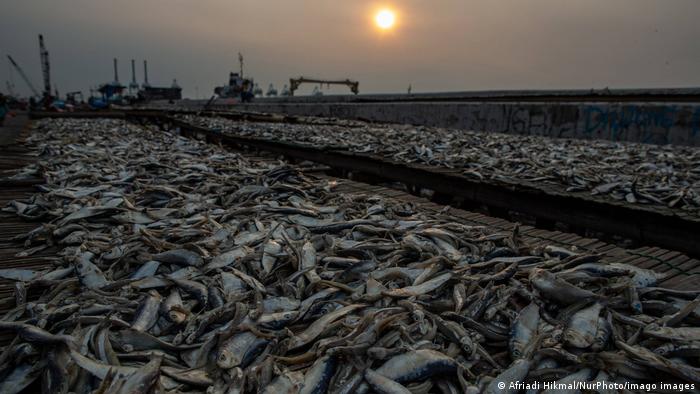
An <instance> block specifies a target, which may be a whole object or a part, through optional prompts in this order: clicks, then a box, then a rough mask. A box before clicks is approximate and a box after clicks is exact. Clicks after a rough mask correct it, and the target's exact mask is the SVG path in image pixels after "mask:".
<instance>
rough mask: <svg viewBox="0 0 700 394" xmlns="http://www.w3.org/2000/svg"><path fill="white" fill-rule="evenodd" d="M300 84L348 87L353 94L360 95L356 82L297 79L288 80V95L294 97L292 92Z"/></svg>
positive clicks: (358, 84)
mask: <svg viewBox="0 0 700 394" xmlns="http://www.w3.org/2000/svg"><path fill="white" fill-rule="evenodd" d="M302 83H317V84H320V85H345V86H348V87H349V88H350V90H351V91H352V92H353V93H355V94H358V93H360V83H359V82H357V81H351V80H349V79H346V80H342V81H328V80H323V79H312V78H304V77H299V78H297V79H294V78H292V79H290V80H289V95H290V96H294V91H295V90H297V89H299V85H301V84H302Z"/></svg>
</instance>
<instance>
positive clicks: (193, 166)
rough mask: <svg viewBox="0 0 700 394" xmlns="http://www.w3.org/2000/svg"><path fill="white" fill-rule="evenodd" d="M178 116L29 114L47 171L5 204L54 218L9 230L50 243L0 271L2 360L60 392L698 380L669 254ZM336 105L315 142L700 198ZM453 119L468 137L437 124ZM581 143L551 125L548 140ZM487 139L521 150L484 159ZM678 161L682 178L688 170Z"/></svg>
mask: <svg viewBox="0 0 700 394" xmlns="http://www.w3.org/2000/svg"><path fill="white" fill-rule="evenodd" d="M168 116H170V115H168ZM175 116H176V117H180V116H181V115H175ZM182 116H191V115H182ZM173 119H174V118H170V119H169V121H170V120H172V121H173V122H172V123H171V122H169V121H168V122H163V123H161V127H153V125H151V124H138V123H135V122H131V121H124V120H123V119H121V120H118V119H111V120H110V119H99V118H95V119H69V118H66V119H37V120H35V121H34V123H33V126H31V129H32V130H30V131H31V132H30V136H29V137H28V138H29V141H30V143H32V144H33V145H34V146H36V147H37V149H40V151H41V152H42V153H41V155H39V156H38V157H37V160H38V163H37V164H36V167H35V168H34V169H32V168H28V169H27V170H26V171H27V172H28V173H29V172H32V173H35V174H36V175H37V176H43V177H44V178H45V182H46V184H45V185H43V186H41V187H39V188H37V189H36V190H35V192H34V194H33V195H30V196H28V197H27V198H26V199H25V200H23V201H16V202H14V203H10V204H9V205H8V206H7V207H6V208H5V209H4V211H6V212H8V213H10V214H14V215H16V216H17V217H18V218H19V219H21V220H32V221H36V222H38V223H40V224H41V225H40V226H39V227H37V228H35V229H33V230H31V231H29V232H27V233H25V234H21V235H20V236H18V237H13V239H11V240H10V241H8V242H9V246H8V247H10V248H12V249H16V250H17V251H18V253H23V254H22V255H29V254H32V253H36V252H37V251H40V250H41V251H46V252H47V253H53V251H56V252H55V254H56V258H51V257H48V258H47V259H46V262H45V265H47V266H49V267H50V268H35V266H31V267H22V268H12V267H9V266H8V267H3V269H2V270H0V278H9V279H10V280H11V281H12V282H14V283H11V286H9V287H8V289H9V293H7V297H6V301H7V306H8V307H9V308H12V309H9V310H8V312H6V314H5V315H3V317H2V319H0V331H2V332H5V333H8V334H9V337H8V338H9V339H11V340H12V342H11V343H10V344H9V345H8V346H6V347H5V348H3V349H2V350H3V351H2V352H0V377H2V378H3V379H6V380H7V379H9V381H10V382H12V383H13V384H14V383H17V387H22V386H24V385H25V384H26V387H27V388H28V387H32V388H34V387H37V389H39V386H41V389H42V390H44V391H45V392H60V393H66V392H76V393H82V392H88V391H96V392H117V393H118V392H149V390H150V391H159V390H160V391H165V392H205V391H206V392H211V393H227V394H232V393H241V394H247V393H258V392H267V393H271V392H294V393H297V392H302V393H321V392H333V393H352V394H362V393H366V392H369V391H375V392H400V393H405V392H406V390H408V391H410V392H413V393H429V392H434V391H441V392H446V393H461V392H467V393H477V392H501V391H506V392H509V391H513V390H511V388H509V387H507V388H506V389H503V390H501V389H499V388H498V383H502V382H505V381H508V382H510V381H518V380H519V381H530V380H533V379H534V380H538V381H544V380H547V381H559V382H566V381H572V380H578V379H580V380H591V379H600V378H606V377H607V378H606V379H615V378H616V377H623V378H624V379H625V380H629V381H630V382H634V383H639V382H648V381H660V380H663V379H668V378H669V375H670V376H671V377H672V378H673V379H676V380H678V382H683V383H685V384H695V382H696V380H697V370H696V368H695V364H696V362H697V357H698V355H699V354H700V350H699V349H698V346H697V343H700V340H699V339H698V338H699V337H700V332H699V331H698V326H700V308H698V302H699V300H700V298H698V296H699V295H700V292H698V291H683V290H675V289H667V288H663V287H659V286H660V285H659V283H660V281H661V280H662V278H664V276H663V275H662V274H659V273H658V272H655V271H653V270H648V269H645V268H638V267H636V266H633V265H626V264H624V263H619V262H617V261H612V259H608V258H603V255H602V254H601V253H599V252H597V251H595V250H589V249H585V248H572V249H570V248H569V247H568V246H566V247H560V246H555V245H544V246H543V245H542V244H541V240H540V241H533V240H531V239H530V238H528V237H523V236H521V234H520V233H519V227H518V226H517V225H513V227H512V228H511V229H507V228H504V227H503V226H505V225H504V224H501V225H499V227H494V226H492V225H486V224H484V225H473V224H466V223H462V222H455V221H454V218H452V217H451V216H450V212H448V211H447V210H446V209H445V210H442V211H436V210H432V209H426V207H425V206H423V205H421V204H414V203H409V202H407V201H405V200H401V199H395V198H392V197H389V196H387V195H377V194H373V193H355V192H341V191H340V190H343V189H339V187H340V184H342V181H338V180H336V179H333V178H330V180H328V179H327V178H326V177H325V176H323V177H319V174H318V172H317V171H315V170H313V171H309V169H310V168H313V165H310V164H309V163H290V162H288V161H285V159H284V158H277V159H275V160H261V159H260V158H259V157H255V156H252V155H250V154H248V153H246V152H234V151H232V150H230V149H231V148H230V147H228V146H225V145H226V144H218V143H211V142H213V140H210V141H205V140H198V139H195V138H189V135H190V131H189V129H188V128H187V126H184V125H183V124H182V123H177V122H180V121H177V122H175V120H173ZM204 119H209V120H212V119H216V118H211V117H207V118H204ZM316 121H317V120H314V121H313V122H316ZM217 122H218V121H217ZM227 122H228V121H227ZM313 122H311V123H304V124H285V123H279V124H275V123H273V124H272V126H270V125H267V124H266V123H265V122H258V121H250V122H233V124H235V128H236V129H235V130H236V133H239V134H240V138H258V137H256V136H257V132H258V131H259V130H264V132H265V133H267V134H265V136H266V137H265V138H276V139H280V140H284V138H286V137H287V136H289V133H298V135H297V136H298V137H299V138H298V139H299V141H296V140H294V141H295V142H294V143H299V142H304V141H305V140H306V138H307V135H308V133H310V132H312V131H314V129H315V128H316V127H318V125H315V124H314V123H313ZM178 125H179V126H178ZM336 126H337V125H333V124H332V122H331V124H330V125H327V126H323V127H327V131H326V132H325V133H324V134H323V135H322V136H321V137H323V138H321V137H318V138H320V139H318V140H315V141H316V142H314V143H315V144H316V145H315V146H321V145H324V141H325V139H328V138H337V139H338V141H337V142H338V143H339V144H341V143H342V144H350V145H352V144H356V143H358V144H361V145H362V146H361V147H360V148H358V149H364V148H367V149H368V150H367V152H370V151H371V150H372V149H373V148H372V146H375V147H381V148H380V149H388V150H393V151H392V152H393V153H392V155H393V156H392V157H394V158H396V159H398V160H404V161H408V162H410V163H414V162H418V163H425V164H426V165H443V164H446V165H452V169H453V170H455V171H457V172H461V171H464V173H465V174H466V173H470V174H472V175H470V176H477V175H475V174H478V176H477V178H481V179H483V180H485V181H492V180H493V181H498V182H504V181H506V180H507V179H509V178H508V177H510V179H511V180H512V177H513V176H517V177H522V179H524V180H527V181H528V182H533V183H536V182H545V183H548V184H549V185H550V186H551V185H552V184H557V183H562V182H570V183H571V184H569V185H568V186H566V187H573V188H574V190H579V191H580V192H585V191H586V190H592V189H593V188H595V187H597V186H598V185H605V184H610V183H619V184H618V185H615V186H610V187H609V189H610V190H609V191H606V192H603V191H605V189H606V188H607V187H603V188H600V189H598V190H599V191H600V193H597V194H596V197H595V198H597V199H599V198H610V199H620V200H621V201H624V199H625V198H626V196H627V195H631V197H633V198H634V201H635V202H633V203H634V204H657V205H658V204H659V202H658V201H654V200H655V199H657V198H658V199H659V201H662V202H663V203H664V204H669V203H670V202H672V201H675V203H674V208H669V209H684V212H685V211H686V210H687V211H688V212H692V209H690V208H691V207H693V206H696V207H697V206H700V204H696V203H695V202H694V200H692V198H690V197H688V196H685V195H673V194H670V195H666V194H665V193H673V192H671V191H661V190H655V189H653V188H649V186H648V185H645V184H644V181H643V180H640V181H638V182H636V183H634V184H632V181H631V180H622V179H616V178H615V177H623V176H627V175H623V174H622V173H620V174H614V175H610V176H609V177H606V176H607V175H605V176H604V175H602V172H600V171H598V170H597V169H596V170H591V169H590V168H588V169H586V171H583V172H582V171H574V170H572V169H571V168H573V167H575V166H579V162H578V161H574V162H570V161H569V162H567V161H562V162H559V161H556V158H555V159H554V161H550V160H549V158H548V160H546V162H549V163H550V164H549V165H550V166H551V167H557V170H556V171H555V172H552V171H549V170H546V171H545V170H543V168H542V167H541V166H540V167H537V169H536V170H534V171H536V172H537V171H539V172H541V173H538V174H530V173H529V172H528V171H529V170H527V168H526V166H528V165H530V164H526V162H525V161H522V160H523V159H522V158H524V157H526V156H522V157H521V161H519V162H518V161H515V162H513V161H509V159H508V158H509V155H511V154H513V155H516V156H517V154H516V153H515V152H517V151H518V150H520V149H526V144H525V145H523V144H520V143H511V145H508V146H507V147H506V146H504V145H502V143H501V141H499V140H495V141H494V140H489V143H492V144H494V145H491V146H494V147H499V148H501V149H504V151H494V152H490V153H489V154H488V155H482V156H478V157H476V156H475V157H474V158H472V159H470V161H469V163H467V164H464V162H457V164H456V165H453V164H454V163H452V162H449V161H447V160H446V159H447V158H446V156H445V155H444V152H446V151H450V150H451V149H456V147H454V146H450V145H449V144H447V142H446V143H445V144H443V142H442V141H433V142H430V143H424V139H425V138H432V137H431V134H430V133H428V132H427V131H426V130H427V129H419V128H415V127H404V128H400V129H396V130H394V131H391V133H392V136H393V138H401V139H402V140H401V141H405V139H406V138H409V139H411V138H413V139H416V141H419V143H417V145H418V146H413V145H415V144H414V143H413V142H407V143H400V144H388V143H387V141H392V140H391V139H386V138H384V136H383V137H382V138H378V137H377V135H382V134H381V133H382V130H385V131H386V130H388V129H390V128H391V127H393V126H389V125H374V126H373V127H375V128H377V130H374V129H373V128H365V127H368V126H360V127H359V128H358V130H354V129H353V130H348V128H347V127H341V128H336ZM178 127H182V128H179V129H178ZM305 128H309V130H306V129H305ZM331 130H336V131H339V132H340V133H339V134H338V135H335V134H334V133H332V132H331ZM205 131H206V130H205ZM273 131H274V133H273ZM225 132H226V131H222V132H221V133H225ZM387 132H388V131H387ZM202 133H204V131H202ZM275 133H277V134H275ZM375 133H377V134H375ZM443 133H453V134H450V135H449V139H450V140H454V139H455V138H456V139H458V140H459V139H460V138H467V137H464V136H463V134H464V135H468V136H470V137H469V138H474V137H473V136H471V134H470V133H467V132H465V133H462V132H457V131H442V130H441V131H436V134H434V135H435V136H439V135H444V134H443ZM204 134H207V135H209V136H210V137H217V138H219V137H221V138H223V137H224V134H216V135H214V134H208V133H204ZM204 134H203V135H204ZM246 136H247V137H246ZM295 138H296V137H295ZM314 138H317V137H314ZM483 138H490V137H483ZM356 140H357V141H356ZM217 141H218V140H217ZM587 143H589V144H591V145H596V146H597V144H598V143H597V142H595V141H590V142H587ZM372 144H376V145H372ZM443 145H444V146H443ZM324 146H326V145H324ZM552 146H556V143H553V145H552ZM513 147H515V148H513ZM578 148H579V147H578V145H576V144H571V145H569V146H567V147H566V148H564V147H562V146H559V148H558V149H561V151H557V152H556V154H555V157H556V155H558V154H561V155H564V154H565V153H566V155H567V156H566V157H568V154H569V152H565V150H566V149H574V150H575V149H578ZM333 149H335V148H333ZM459 149H464V150H465V151H469V150H472V149H488V148H487V147H485V146H481V145H478V146H473V147H472V146H469V145H464V146H459ZM505 149H507V150H505ZM541 149H551V146H549V145H542V144H541ZM616 149H617V148H616ZM620 149H623V148H620ZM628 149H631V148H628ZM634 149H638V148H634ZM669 152H672V151H669ZM667 153H668V152H667ZM494 157H498V158H499V160H495V161H494V159H493V158H494ZM501 157H502V158H503V162H501V160H500V158H501ZM561 157H563V156H560V157H559V159H561ZM649 157H651V156H649ZM687 157H689V158H690V159H688V160H692V158H693V157H694V156H692V155H689V156H687ZM529 159H530V160H532V157H530V158H529ZM540 159H541V157H540ZM667 159H668V160H671V159H669V158H667ZM441 160H442V161H441ZM483 160H486V161H494V163H492V166H493V167H497V166H501V165H506V166H513V167H509V172H501V173H498V172H492V170H490V169H489V166H483V163H482V161H483ZM610 160H616V158H611V159H610ZM649 160H651V159H649ZM673 160H675V159H673ZM443 161H444V162H443ZM645 161H646V160H645ZM601 162H602V161H601ZM503 163H506V164H503ZM560 163H569V164H567V165H565V166H561V165H559V164H560ZM597 164H600V163H597ZM652 164H653V165H651V166H646V165H644V166H642V167H641V170H640V171H654V168H655V167H654V166H659V161H658V160H657V161H655V162H654V163H652ZM480 165H481V167H480ZM532 165H533V166H539V162H537V163H535V164H532ZM601 165H602V164H601ZM562 168H565V169H564V170H562ZM577 168H579V170H580V168H581V167H577ZM620 171H625V170H624V169H622V170H620ZM664 171H666V173H665V174H666V175H664V176H666V177H668V178H667V180H668V182H671V183H673V182H681V181H678V179H688V178H689V177H693V176H696V175H693V174H691V175H688V174H686V175H682V176H683V177H685V178H675V179H674V178H673V177H672V176H669V174H671V172H669V171H670V170H669V168H666V169H665V170H664ZM674 171H675V170H674ZM513 174H517V175H513ZM529 175H531V177H528V176H529ZM634 176H635V177H640V178H641V175H640V174H635V175H634ZM664 187H665V188H666V189H669V190H670V189H673V188H672V187H671V186H669V185H666V186H664ZM676 191H677V190H676ZM688 193H690V194H692V193H694V192H692V191H689V192H688ZM69 195H70V196H73V197H70V198H68V197H65V196H69ZM664 198H665V199H664ZM692 204H695V205H692ZM42 259H44V257H42ZM42 264H44V263H42ZM12 286H14V287H12ZM15 305H17V306H16V307H15ZM594 374H595V375H594ZM0 380H1V379H0ZM3 384H4V382H0V385H3ZM2 387H3V388H7V386H2ZM7 390H10V389H9V388H7ZM26 390H27V389H26V388H25V391H26Z"/></svg>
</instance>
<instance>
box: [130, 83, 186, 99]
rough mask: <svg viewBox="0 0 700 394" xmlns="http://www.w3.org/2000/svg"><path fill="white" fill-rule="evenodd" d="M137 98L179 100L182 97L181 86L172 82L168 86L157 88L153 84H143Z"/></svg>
mask: <svg viewBox="0 0 700 394" xmlns="http://www.w3.org/2000/svg"><path fill="white" fill-rule="evenodd" d="M139 98H140V99H142V100H146V101H150V100H180V99H182V88H181V87H180V86H178V85H177V81H175V82H173V86H172V87H169V88H159V87H155V86H143V88H142V89H141V90H140V91H139Z"/></svg>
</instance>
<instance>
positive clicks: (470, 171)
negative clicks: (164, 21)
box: [179, 115, 700, 216]
mask: <svg viewBox="0 0 700 394" xmlns="http://www.w3.org/2000/svg"><path fill="white" fill-rule="evenodd" d="M179 118H180V119H182V120H184V121H186V122H189V123H192V124H194V125H198V126H201V127H207V128H210V129H214V130H219V131H223V132H229V133H235V134H237V135H244V136H253V137H259V138H268V139H281V140H284V141H290V142H295V143H301V144H309V145H313V146H325V147H332V148H336V149H346V150H350V151H353V152H361V153H370V154H376V155H380V156H382V157H386V158H389V159H392V160H396V161H404V162H409V163H424V164H428V165H433V166H443V167H449V168H457V169H463V170H464V172H463V174H464V175H466V176H469V177H473V178H476V179H480V180H495V181H499V182H505V183H516V184H523V183H526V184H528V185H530V186H535V187H537V186H538V185H539V184H548V185H554V186H558V187H561V188H562V189H563V190H566V191H569V192H587V193H590V194H592V195H598V196H602V197H603V198H607V199H611V200H615V201H623V202H626V203H630V204H650V205H660V206H667V207H670V208H674V209H680V210H684V211H687V212H688V213H690V214H691V215H694V216H700V149H698V148H692V147H684V146H673V145H667V146H659V145H650V144H638V143H621V142H611V141H602V140H593V141H591V140H578V139H555V138H548V137H542V136H523V135H512V134H500V133H480V132H473V131H464V130H451V129H442V128H429V127H416V126H406V125H376V124H369V123H365V124H364V125H360V124H358V123H359V122H353V124H352V125H351V126H350V127H349V126H347V125H345V124H342V123H341V124H339V125H337V126H333V125H322V126H320V125H314V124H279V123H239V122H233V121H230V120H227V119H224V118H209V117H198V116H193V115H179Z"/></svg>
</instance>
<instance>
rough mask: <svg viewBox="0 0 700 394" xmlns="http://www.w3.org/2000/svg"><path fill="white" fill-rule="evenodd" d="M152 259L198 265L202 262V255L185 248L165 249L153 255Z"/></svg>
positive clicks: (169, 262)
mask: <svg viewBox="0 0 700 394" xmlns="http://www.w3.org/2000/svg"><path fill="white" fill-rule="evenodd" d="M152 259H153V260H155V261H160V262H162V263H168V264H177V265H187V266H193V267H198V266H200V265H202V264H203V262H204V260H203V259H202V256H200V255H199V254H197V253H195V252H192V251H190V250H187V249H172V250H167V251H165V252H161V253H158V254H155V255H153V256H152Z"/></svg>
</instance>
